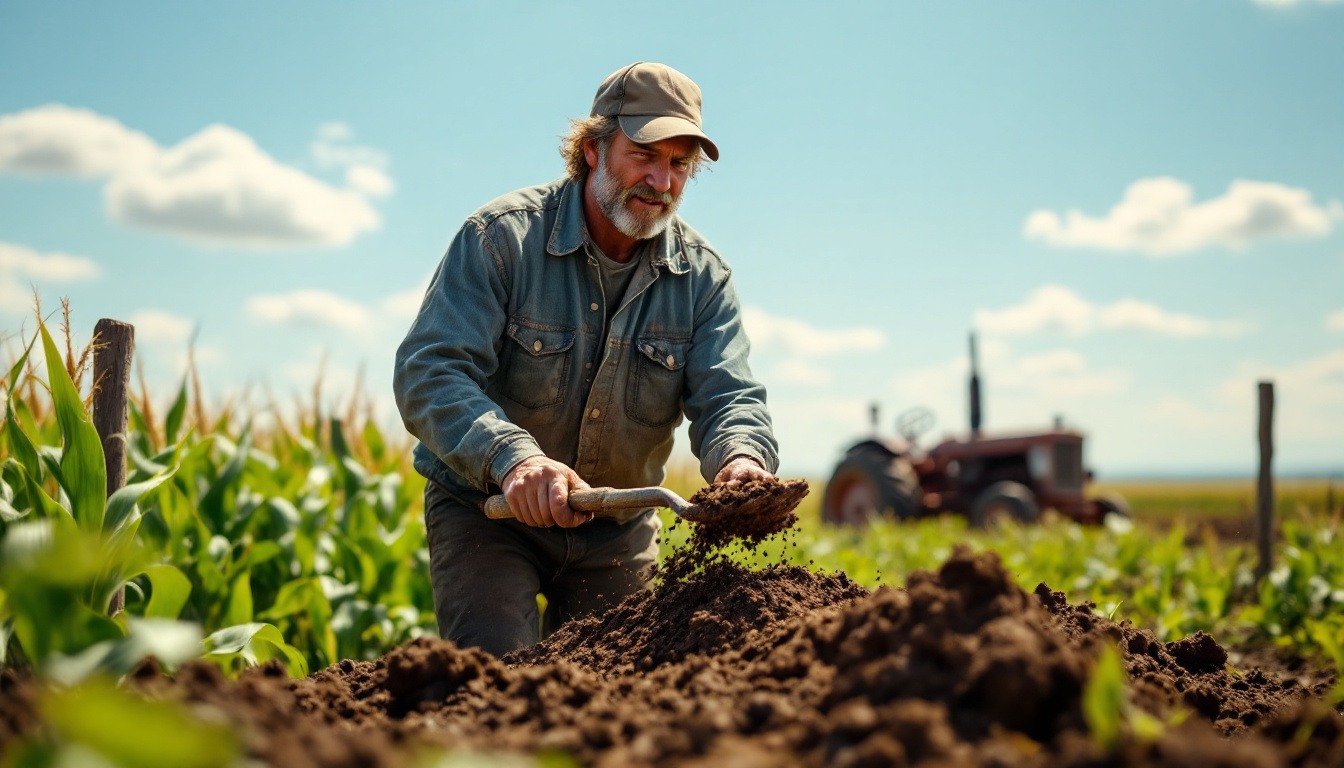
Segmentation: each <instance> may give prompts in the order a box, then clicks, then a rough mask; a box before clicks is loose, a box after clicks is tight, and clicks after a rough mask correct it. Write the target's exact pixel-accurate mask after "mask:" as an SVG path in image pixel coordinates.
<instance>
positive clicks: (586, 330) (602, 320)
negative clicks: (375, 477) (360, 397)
mask: <svg viewBox="0 0 1344 768" xmlns="http://www.w3.org/2000/svg"><path fill="white" fill-rule="evenodd" d="M561 153H562V154H563V155H564V156H565V159H566V166H567V176H566V178H565V179H562V180H561V181H558V182H555V183H552V184H548V185H546V186H542V187H533V188H530V189H523V190H519V191H517V192H514V193H512V194H509V195H505V196H504V197H501V198H499V199H497V200H495V201H493V202H491V203H489V204H487V205H486V206H485V207H484V208H481V209H480V210H478V211H476V212H475V213H474V214H472V215H471V216H470V217H469V218H468V219H467V222H466V224H465V225H464V226H463V227H462V229H461V230H460V231H459V232H458V233H457V236H456V237H455V238H454V240H453V242H452V245H451V246H449V248H448V252H447V254H446V255H445V256H444V258H443V261H442V262H441V263H440V265H439V268H438V270H437V271H436V272H435V274H434V277H433V280H432V281H431V284H430V287H429V290H428V292H427V293H426V295H425V300H424V303H423V304H422V306H421V308H420V313H419V315H418V316H417V317H416V319H415V322H414V324H413V325H412V326H411V329H410V331H409V333H407V335H406V339H405V341H403V342H402V344H401V347H400V348H399V349H398V350H397V362H396V372H395V378H394V387H395V389H396V397H397V406H398V408H399V409H400V410H401V414H402V418H403V420H404V421H405V423H406V428H407V429H408V430H410V432H411V434H413V435H415V436H416V437H417V438H419V440H420V444H419V445H418V446H417V447H416V449H415V468H416V469H417V470H418V471H419V472H420V473H421V474H423V475H425V477H427V478H428V479H429V481H430V482H429V484H428V486H427V490H426V493H425V528H426V532H427V537H428V540H429V552H430V578H431V582H432V584H433V588H434V612H435V615H436V617H437V618H438V623H439V634H441V635H442V636H443V637H444V638H446V639H449V640H453V641H454V642H456V643H457V644H458V645H459V646H464V647H465V646H479V647H481V648H483V649H485V650H486V651H489V652H490V653H493V654H495V655H502V654H504V653H507V652H508V651H512V650H515V649H517V648H521V647H523V646H526V645H530V644H532V643H535V642H537V640H538V639H539V638H540V637H541V636H542V634H543V633H548V632H549V631H550V630H551V629H553V628H554V627H555V626H558V625H559V624H560V623H561V622H563V621H565V620H567V619H569V618H573V617H577V616H581V615H584V614H587V613H592V612H597V611H601V610H605V609H606V608H607V607H609V606H611V605H613V604H615V603H616V602H617V601H619V600H620V599H622V598H624V597H625V596H627V595H629V594H632V593H633V592H635V591H637V590H639V589H641V588H643V587H645V586H646V585H647V584H648V582H649V580H650V579H651V578H652V576H653V572H654V570H655V568H656V565H657V557H658V530H659V522H658V518H657V517H656V516H655V515H654V513H653V510H636V511H633V512H632V513H631V514H630V515H628V516H627V518H626V519H623V520H621V521H611V520H606V519H602V520H591V519H590V516H589V515H587V514H585V513H581V512H576V511H575V510H573V509H571V508H570V507H569V505H568V497H569V493H570V492H571V491H575V490H579V489H583V488H587V487H589V485H590V484H591V485H592V486H594V487H598V486H612V487H617V488H633V487H643V486H650V485H659V484H661V483H662V481H663V478H664V477H665V471H664V465H665V464H666V462H667V458H668V455H669V454H670V452H671V450H672V437H673V431H674V430H675V429H676V427H677V425H678V424H679V423H680V422H681V417H682V415H683V414H685V415H686V416H687V417H688V418H689V419H690V422H691V426H690V438H691V449H692V451H693V452H694V453H695V455H696V456H697V457H698V458H699V459H700V469H701V473H702V474H703V475H704V476H705V478H706V479H710V480H713V481H715V482H738V481H745V480H752V479H766V478H770V477H772V475H771V473H772V472H773V471H774V470H775V468H776V466H777V464H778V458H777V451H778V446H777V444H776V442H775V438H774V435H773V433H772V430H771V424H770V416H769V414H768V412H767V411H766V407H765V390H764V388H763V387H761V385H760V384H758V383H757V382H756V381H754V380H753V379H752V378H751V373H750V370H749V369H748V367H747V351H748V343H747V337H746V335H745V334H744V333H743V331H742V319H741V311H740V307H739V304H738V300H737V294H736V292H735V291H734V289H733V285H732V281H731V272H730V270H729V268H728V265H727V264H726V263H725V262H724V261H723V259H722V258H721V257H720V256H719V255H718V254H717V253H716V252H715V251H714V250H713V249H712V248H711V247H710V246H709V244H708V243H706V242H705V241H704V239H702V238H701V237H700V235H699V234H697V233H696V232H695V231H694V230H693V229H691V228H690V227H689V226H687V225H686V224H685V222H683V221H682V220H681V219H680V218H679V217H678V216H677V215H676V210H677V206H678V205H679V204H680V202H681V195H682V191H683V189H684V187H685V184H686V181H687V180H688V179H689V178H691V177H692V176H693V175H694V174H695V172H696V170H697V169H698V168H699V167H700V165H701V163H702V162H704V160H705V159H706V157H707V158H708V159H710V160H717V159H718V156H719V151H718V148H717V147H715V145H714V143H713V142H712V141H710V140H709V137H708V136H706V135H705V134H704V132H703V131H702V129H701V117H700V89H699V88H698V87H697V86H696V85H695V83H693V82H691V80H690V79H689V78H687V77H686V76H685V75H683V74H681V73H680V72H677V71H676V70H674V69H672V68H670V67H667V66H664V65H662V64H650V63H643V62H640V63H636V64H632V65H630V66H628V67H625V68H623V69H621V70H619V71H618V72H616V73H614V74H612V75H611V76H610V77H608V78H607V79H606V80H605V81H604V82H603V83H602V85H601V87H600V88H599V89H598V91H597V96H596V98H595V99H594V100H593V108H592V114H591V116H590V117H589V118H587V119H585V120H576V121H574V124H573V126H572V131H571V133H570V135H569V136H567V137H566V138H565V139H564V141H563V143H562V146H561ZM501 490H502V492H503V494H504V496H505V498H506V499H507V500H508V502H509V506H510V508H511V509H512V511H513V513H514V515H515V517H516V519H513V520H490V519H488V518H486V517H485V515H484V514H483V513H482V512H481V510H480V507H479V505H480V503H481V502H482V501H483V500H484V499H485V498H486V497H487V496H488V495H489V494H491V493H497V492H500V491H501ZM538 593H541V594H543V595H545V597H546V601H547V608H546V612H545V616H540V617H539V616H538V609H537V600H536V596H537V594H538Z"/></svg>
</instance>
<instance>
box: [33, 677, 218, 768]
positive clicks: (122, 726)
mask: <svg viewBox="0 0 1344 768" xmlns="http://www.w3.org/2000/svg"><path fill="white" fill-rule="evenodd" d="M41 709H42V714H43V717H44V719H45V720H46V721H47V722H49V723H51V725H52V726H53V727H54V728H55V729H56V731H57V733H59V734H60V736H61V738H62V740H63V741H65V742H67V743H71V744H78V745H81V746H84V747H86V748H88V749H90V750H92V751H93V752H94V753H96V754H98V755H100V756H102V757H103V758H105V759H107V760H108V761H110V762H112V763H114V764H116V765H135V766H141V768H224V766H228V765H232V764H234V760H235V758H236V757H237V755H238V743H237V740H236V738H235V737H234V735H233V734H232V733H231V732H230V731H229V729H228V727H227V726H224V725H219V724H214V723H210V724H207V723H203V722H201V721H199V720H196V719H195V718H193V717H192V716H191V715H189V714H188V713H187V711H186V710H185V709H184V708H183V707H182V705H180V704H178V703H176V702H170V701H152V700H149V699H145V698H142V697H140V696H136V695H134V694H131V693H126V692H124V691H121V690H118V689H117V687H116V685H115V684H114V683H113V682H112V681H110V680H105V679H93V680H89V681H87V682H85V683H84V684H82V685H80V686H78V687H76V688H69V689H65V690H53V691H48V692H46V693H45V695H44V696H43V697H42V701H41Z"/></svg>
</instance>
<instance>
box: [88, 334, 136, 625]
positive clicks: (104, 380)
mask: <svg viewBox="0 0 1344 768" xmlns="http://www.w3.org/2000/svg"><path fill="white" fill-rule="evenodd" d="M93 343H94V347H93V386H94V391H93V426H94V428H95V429H97V430H98V437H99V439H100V440H102V442H103V458H104V459H105V461H106V463H107V495H108V497H111V496H112V494H113V493H116V491H117V490H118V489H120V488H121V487H122V486H123V485H125V484H126V422H127V420H128V418H129V413H128V411H127V402H126V394H127V392H128V391H129V390H130V385H131V356H132V355H133V354H134V353H135V328H134V327H133V326H132V325H131V324H130V323H123V322H121V321H119V320H109V319H107V318H103V319H102V320H99V321H98V324H97V325H95V326H94V327H93ZM125 605H126V591H125V589H124V588H123V589H119V590H117V593H116V594H115V595H113V596H112V601H111V603H110V604H109V605H108V606H107V613H108V615H116V614H117V613H118V612H120V611H121V609H122V608H123V607H125Z"/></svg>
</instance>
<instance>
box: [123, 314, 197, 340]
mask: <svg viewBox="0 0 1344 768" xmlns="http://www.w3.org/2000/svg"><path fill="white" fill-rule="evenodd" d="M127 322H128V323H130V324H131V325H133V326H135V341H136V343H137V344H138V343H141V342H147V343H159V344H177V345H181V344H185V343H186V342H187V340H188V339H190V338H191V332H192V329H193V328H195V323H193V322H192V321H191V320H190V319H189V318H186V317H182V316H181V315H176V314H173V313H172V312H168V311H166V310H162V309H141V310H137V311H135V312H132V313H131V316H130V318H128V319H127Z"/></svg>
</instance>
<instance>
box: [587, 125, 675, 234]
mask: <svg viewBox="0 0 1344 768" xmlns="http://www.w3.org/2000/svg"><path fill="white" fill-rule="evenodd" d="M697 151H699V142H698V141H697V140H696V139H695V138H694V137H693V136H676V137H673V138H671V139H664V140H663V141H658V142H654V143H652V144H636V143H635V142H633V141H631V140H630V139H629V137H627V136H626V135H625V134H624V133H623V132H621V131H617V132H616V135H615V136H613V137H612V140H611V143H610V144H609V145H607V146H606V147H599V148H597V152H596V155H597V157H595V158H594V157H592V155H591V154H590V155H589V164H590V166H591V165H593V164H594V160H596V167H594V168H593V179H592V181H593V196H594V197H595V198H596V199H597V205H598V207H599V208H600V209H601V210H602V213H603V215H605V216H606V217H607V220H608V221H610V222H611V223H612V224H613V225H614V226H615V227H616V229H618V230H619V231H620V232H621V234H623V235H625V236H626V237H630V238H634V239H636V240H646V239H648V238H650V237H654V236H656V235H658V233H660V232H662V231H663V229H665V228H666V227H667V224H668V222H669V221H671V220H672V214H673V213H675V212H676V210H677V206H679V205H681V192H682V189H684V188H685V186H686V179H688V178H689V177H690V172H691V166H692V164H693V163H694V159H695V154H696V152H697Z"/></svg>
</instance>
